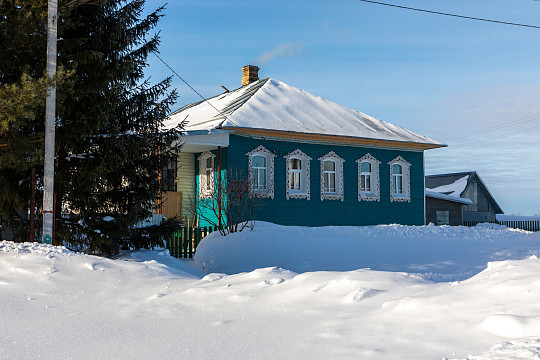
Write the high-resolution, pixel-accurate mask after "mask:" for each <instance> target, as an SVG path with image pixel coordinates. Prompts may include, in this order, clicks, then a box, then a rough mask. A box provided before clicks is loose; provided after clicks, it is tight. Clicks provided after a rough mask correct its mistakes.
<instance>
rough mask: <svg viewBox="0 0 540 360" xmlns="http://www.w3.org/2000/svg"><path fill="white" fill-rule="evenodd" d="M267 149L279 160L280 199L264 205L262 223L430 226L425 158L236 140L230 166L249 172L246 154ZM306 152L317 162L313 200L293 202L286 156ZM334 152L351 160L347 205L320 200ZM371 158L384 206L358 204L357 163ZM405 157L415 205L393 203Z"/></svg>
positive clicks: (415, 154) (417, 153) (395, 152)
mask: <svg viewBox="0 0 540 360" xmlns="http://www.w3.org/2000/svg"><path fill="white" fill-rule="evenodd" d="M259 145H263V146H264V147H265V148H267V149H268V150H270V151H272V152H274V153H275V154H276V158H275V169H274V173H275V176H274V183H275V190H274V193H275V196H274V199H262V200H261V207H260V208H258V209H257V210H256V215H255V217H256V219H257V220H262V221H269V222H273V223H277V224H283V225H303V226H326V225H375V224H392V223H399V224H406V225H423V224H424V168H423V152H422V151H407V150H386V149H374V148H363V147H352V146H345V145H344V146H338V145H320V144H309V143H297V142H293V141H291V142H288V141H274V140H265V139H256V138H249V137H245V136H238V135H231V136H230V143H229V148H228V152H227V154H228V157H227V162H228V165H229V167H230V168H232V169H237V168H238V169H245V171H246V172H247V166H248V157H247V155H246V153H248V152H249V151H251V150H253V149H255V148H256V147H257V146H259ZM296 149H300V150H301V151H303V152H304V153H306V154H307V155H308V156H310V157H311V158H312V160H311V167H310V183H311V186H310V191H311V198H310V200H307V199H289V200H287V199H286V197H285V195H286V189H285V187H286V168H285V159H284V156H285V155H286V154H288V153H290V152H292V151H294V150H296ZM330 151H334V152H335V153H336V154H337V155H339V156H340V157H342V158H343V159H345V163H344V166H343V173H344V180H343V182H344V201H340V200H324V201H321V196H320V186H321V184H320V176H321V174H320V164H319V160H318V158H319V157H322V156H324V155H326V154H327V153H328V152H330ZM367 153H370V154H371V155H373V156H374V157H375V158H377V160H379V161H380V162H381V164H380V193H381V197H380V199H381V200H380V202H377V201H358V165H357V163H356V160H357V159H359V158H361V157H362V156H364V155H365V154H367ZM397 156H402V157H403V158H404V159H405V160H407V161H408V162H409V163H411V164H412V165H411V168H410V189H411V190H410V191H411V192H410V195H411V202H390V167H389V165H388V162H389V161H391V160H393V159H395V158H396V157H397Z"/></svg>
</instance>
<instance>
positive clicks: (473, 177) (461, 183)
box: [426, 171, 503, 214]
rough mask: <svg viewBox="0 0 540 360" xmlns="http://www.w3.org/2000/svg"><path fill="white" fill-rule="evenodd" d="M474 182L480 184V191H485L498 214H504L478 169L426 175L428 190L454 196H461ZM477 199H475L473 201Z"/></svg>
mask: <svg viewBox="0 0 540 360" xmlns="http://www.w3.org/2000/svg"><path fill="white" fill-rule="evenodd" d="M471 182H474V183H476V184H478V187H479V189H480V191H482V192H483V193H484V195H485V196H486V197H487V199H488V201H489V202H490V203H491V206H493V208H494V209H495V213H496V214H502V213H503V210H502V209H501V207H500V206H499V204H498V203H497V201H495V198H494V197H493V195H491V192H490V191H489V189H488V188H487V186H486V185H485V184H484V181H482V179H481V178H480V176H479V175H478V173H477V172H476V171H467V172H459V173H452V174H437V175H427V176H426V190H429V191H434V192H438V193H442V194H445V195H450V196H454V197H461V196H462V195H463V193H464V191H465V188H466V187H467V186H468V185H469V184H470V183H471ZM474 201H477V200H476V199H473V202H474Z"/></svg>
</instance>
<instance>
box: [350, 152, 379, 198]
mask: <svg viewBox="0 0 540 360" xmlns="http://www.w3.org/2000/svg"><path fill="white" fill-rule="evenodd" d="M356 162H357V163H358V201H381V187H380V180H379V179H380V176H379V165H380V163H381V162H380V161H379V160H377V159H376V158H375V157H373V156H372V155H371V154H369V153H368V154H366V155H364V156H362V157H361V158H360V159H358V160H356ZM363 162H368V163H370V164H371V191H369V192H366V191H362V189H361V183H362V180H361V177H362V169H361V165H362V163H363Z"/></svg>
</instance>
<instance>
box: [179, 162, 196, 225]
mask: <svg viewBox="0 0 540 360" xmlns="http://www.w3.org/2000/svg"><path fill="white" fill-rule="evenodd" d="M176 179H177V180H176V181H177V186H176V190H177V191H178V192H181V193H182V218H185V217H186V216H187V217H188V218H190V219H193V210H192V208H193V206H192V203H193V201H195V154H191V153H182V152H181V153H180V154H179V155H178V170H177V175H176Z"/></svg>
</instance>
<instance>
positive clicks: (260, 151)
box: [246, 145, 276, 199]
mask: <svg viewBox="0 0 540 360" xmlns="http://www.w3.org/2000/svg"><path fill="white" fill-rule="evenodd" d="M246 155H247V156H248V169H249V171H248V181H249V186H250V187H251V177H252V167H251V166H252V163H251V160H252V158H253V156H263V157H264V158H265V159H266V185H267V189H265V190H258V189H251V194H252V195H253V196H256V197H260V198H271V199H273V198H274V158H275V157H276V155H275V154H274V153H272V152H271V151H270V150H268V149H266V148H265V147H264V146H262V145H259V146H258V147H257V148H255V149H253V150H251V151H250V152H248V153H247V154H246Z"/></svg>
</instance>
